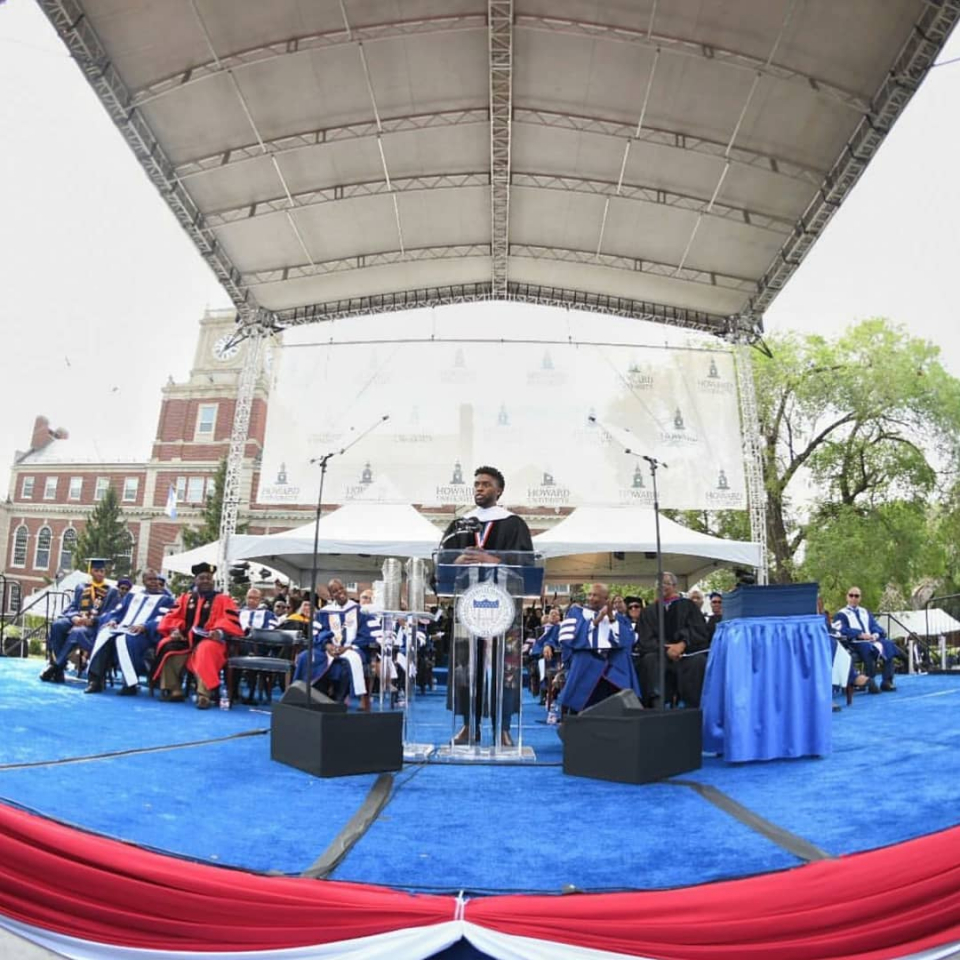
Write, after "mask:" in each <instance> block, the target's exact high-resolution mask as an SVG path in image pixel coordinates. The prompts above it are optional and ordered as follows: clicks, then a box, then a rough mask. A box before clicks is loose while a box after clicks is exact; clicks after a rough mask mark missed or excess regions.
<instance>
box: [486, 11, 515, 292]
mask: <svg viewBox="0 0 960 960" xmlns="http://www.w3.org/2000/svg"><path fill="white" fill-rule="evenodd" d="M487 19H488V31H489V44H490V254H491V257H492V260H493V296H494V298H496V299H497V300H506V298H507V260H508V257H509V254H510V134H511V124H512V122H513V0H488V2H487Z"/></svg>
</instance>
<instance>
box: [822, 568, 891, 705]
mask: <svg viewBox="0 0 960 960" xmlns="http://www.w3.org/2000/svg"><path fill="white" fill-rule="evenodd" d="M861 592H862V591H861V590H860V588H859V587H851V588H850V589H849V590H848V591H847V605H846V606H845V607H844V608H843V609H842V610H839V611H837V614H836V616H835V618H834V623H835V624H836V625H837V626H838V627H839V629H840V633H841V635H842V636H843V637H845V638H846V640H847V642H848V643H849V644H850V645H851V646H852V647H853V648H854V650H855V651H856V652H857V653H858V654H859V655H860V658H861V659H862V660H863V666H864V670H865V671H866V675H867V677H868V679H869V684H870V685H869V688H868V689H869V691H870V693H880V691H881V690H882V691H884V692H885V693H888V692H889V693H892V692H893V691H894V690H896V689H897V688H896V686H895V685H894V683H893V670H894V662H893V661H894V658H895V657H902V656H904V654H903V651H902V650H900V648H899V647H898V646H897V645H896V644H895V643H894V642H893V641H892V640H889V639H888V638H887V634H886V633H885V632H884V629H883V627H881V626H880V624H879V623H877V621H876V620H874V618H873V615H872V614H871V613H870V611H869V610H868V609H867V608H866V607H862V606H860V596H861ZM881 657H883V682H882V683H881V684H880V686H879V687H878V686H877V680H876V677H877V661H878V660H879V659H880V658H881Z"/></svg>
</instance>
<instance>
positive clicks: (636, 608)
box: [627, 603, 640, 610]
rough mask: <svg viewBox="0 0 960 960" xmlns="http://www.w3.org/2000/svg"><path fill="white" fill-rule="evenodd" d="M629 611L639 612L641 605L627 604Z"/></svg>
mask: <svg viewBox="0 0 960 960" xmlns="http://www.w3.org/2000/svg"><path fill="white" fill-rule="evenodd" d="M627 609H628V610H639V609H640V604H639V603H628V604H627Z"/></svg>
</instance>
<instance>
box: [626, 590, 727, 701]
mask: <svg viewBox="0 0 960 960" xmlns="http://www.w3.org/2000/svg"><path fill="white" fill-rule="evenodd" d="M660 603H661V601H660V600H657V601H656V602H654V603H651V604H650V606H648V607H646V608H645V609H644V611H643V613H642V615H641V617H640V628H639V630H638V641H639V642H638V646H639V648H640V657H639V661H638V664H637V673H638V675H639V679H640V689H641V691H642V692H643V703H644V706H646V707H652V706H654V705H655V704H656V700H657V673H658V666H657V658H658V654H659V647H660V644H661V643H662V644H663V647H664V651H665V654H666V670H665V671H664V674H665V675H664V685H665V686H666V688H667V690H666V702H667V703H671V702H673V700H674V698H675V697H676V698H678V699H679V700H682V701H683V703H684V705H685V706H687V707H699V706H700V694H701V691H702V690H703V675H704V673H705V672H706V668H707V649H708V647H709V645H710V642H709V640H708V639H707V624H706V621H705V620H704V619H703V613H702V612H701V610H700V608H699V607H698V606H697V605H696V604H695V603H694V602H693V601H692V600H688V599H687V598H686V597H682V596H680V593H679V592H678V590H677V578H676V577H675V576H674V575H673V574H672V573H667V572H666V571H664V574H663V600H662V603H663V607H664V611H663V630H664V636H663V637H661V636H660V624H659V616H658V607H659V605H660Z"/></svg>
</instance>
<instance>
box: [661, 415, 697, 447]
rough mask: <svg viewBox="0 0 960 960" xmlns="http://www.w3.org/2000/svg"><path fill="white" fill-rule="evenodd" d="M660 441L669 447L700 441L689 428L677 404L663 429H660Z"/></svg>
mask: <svg viewBox="0 0 960 960" xmlns="http://www.w3.org/2000/svg"><path fill="white" fill-rule="evenodd" d="M660 443H662V444H665V445H666V446H669V447H679V446H686V445H692V444H698V443H700V438H699V437H698V436H697V434H696V433H695V432H694V431H693V430H691V429H690V427H689V425H688V424H687V421H686V418H685V417H684V415H683V410H682V409H681V408H680V407H679V406H677V407H675V408H674V411H673V416H672V417H671V418H670V420H669V421H668V423H667V426H666V428H665V429H661V431H660Z"/></svg>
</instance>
